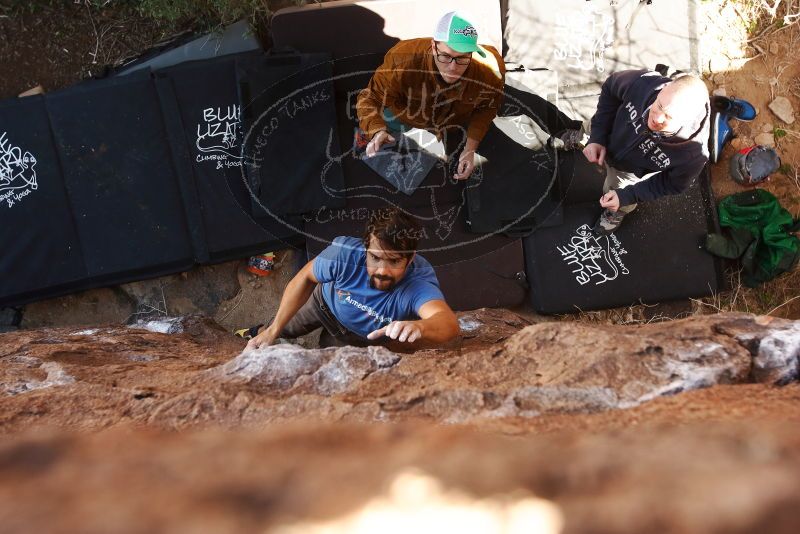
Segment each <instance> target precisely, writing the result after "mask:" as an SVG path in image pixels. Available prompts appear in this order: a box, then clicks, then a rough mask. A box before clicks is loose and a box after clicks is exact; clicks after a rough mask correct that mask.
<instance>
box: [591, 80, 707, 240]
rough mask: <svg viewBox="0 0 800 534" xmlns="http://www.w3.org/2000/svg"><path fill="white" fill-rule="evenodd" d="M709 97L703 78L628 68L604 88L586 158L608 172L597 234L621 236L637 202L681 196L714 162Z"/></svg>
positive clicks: (604, 85) (594, 118)
mask: <svg viewBox="0 0 800 534" xmlns="http://www.w3.org/2000/svg"><path fill="white" fill-rule="evenodd" d="M709 113H710V106H709V98H708V90H707V89H706V86H705V84H704V83H703V82H702V81H701V80H700V79H699V78H697V77H696V76H692V75H683V76H681V77H679V78H676V79H674V80H673V79H671V78H667V77H664V76H662V75H660V74H659V73H657V72H650V71H645V70H629V71H622V72H617V73H614V74H612V75H611V76H609V77H608V79H607V80H606V81H605V83H603V88H602V91H601V93H600V100H599V102H598V104H597V112H596V113H595V114H594V117H592V126H591V135H590V136H589V143H588V144H587V145H586V148H584V150H583V154H584V155H585V156H586V159H588V160H589V161H590V162H592V163H597V164H598V165H605V166H606V180H605V183H604V184H603V196H602V197H600V206H602V207H603V208H605V209H604V210H603V213H602V214H601V215H600V219H599V220H598V221H597V223H596V224H595V226H594V231H595V233H596V234H599V235H603V234H609V233H611V232H613V231H614V230H616V229H617V228H618V227H619V225H620V224H621V223H622V219H623V218H624V217H625V215H627V214H628V213H630V212H632V211H633V210H634V209H636V204H637V202H647V201H649V200H655V199H657V198H659V197H662V196H664V195H677V194H679V193H682V192H683V191H685V190H686V189H688V188H689V186H690V185H692V182H693V181H694V179H695V178H696V177H697V176H699V174H700V171H702V169H703V167H704V166H705V164H706V162H707V161H708V146H707V145H708V135H709V123H710V121H709Z"/></svg>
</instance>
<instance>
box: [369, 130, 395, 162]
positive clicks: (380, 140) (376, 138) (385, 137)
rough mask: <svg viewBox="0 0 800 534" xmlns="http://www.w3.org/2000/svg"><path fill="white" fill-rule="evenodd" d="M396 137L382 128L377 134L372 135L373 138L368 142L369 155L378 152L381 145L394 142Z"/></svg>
mask: <svg viewBox="0 0 800 534" xmlns="http://www.w3.org/2000/svg"><path fill="white" fill-rule="evenodd" d="M393 142H394V137H392V136H391V135H389V132H387V131H386V130H380V131H378V132H377V133H376V134H375V135H373V136H372V139H371V140H370V142H369V143H367V150H366V153H367V157H368V158H371V157H372V156H374V155H375V154H377V153H378V150H380V149H381V146H383V145H385V144H386V143H393Z"/></svg>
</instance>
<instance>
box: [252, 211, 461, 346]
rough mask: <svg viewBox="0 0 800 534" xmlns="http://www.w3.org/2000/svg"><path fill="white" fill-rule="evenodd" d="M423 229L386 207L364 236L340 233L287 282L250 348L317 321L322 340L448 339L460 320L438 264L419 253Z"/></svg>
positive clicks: (312, 326) (327, 342) (330, 342)
mask: <svg viewBox="0 0 800 534" xmlns="http://www.w3.org/2000/svg"><path fill="white" fill-rule="evenodd" d="M419 234H420V229H419V226H418V225H417V223H416V221H415V220H414V219H412V218H411V217H409V216H408V215H406V214H405V213H403V212H401V211H399V210H396V209H387V210H380V211H377V212H375V213H374V214H373V215H372V216H371V217H370V219H369V221H368V222H367V227H366V229H365V232H364V236H363V237H362V239H358V238H355V237H337V238H336V239H334V241H333V243H332V244H331V245H330V246H329V247H328V248H326V249H325V250H324V251H323V252H322V253H321V254H320V255H319V256H317V257H316V258H314V259H313V260H312V261H310V262H308V263H307V264H306V265H305V266H304V267H303V268H302V269H301V270H300V272H299V273H298V274H297V275H296V276H295V277H294V278H293V279H292V281H291V282H289V284H288V285H287V286H286V290H285V291H284V293H283V297H282V298H281V303H280V306H279V307H278V312H277V314H276V315H275V319H274V320H273V321H272V323H271V324H270V325H269V326H267V327H259V328H258V329H257V330H258V333H257V334H256V335H254V337H253V338H252V339H250V341H249V342H248V343H247V348H248V349H253V348H259V347H263V346H267V345H270V344H272V343H274V342H275V340H276V339H278V338H279V337H285V338H286V337H288V338H294V337H299V336H302V335H305V334H308V333H309V332H311V331H313V330H316V329H317V328H319V327H323V328H324V331H323V336H321V338H320V344H321V345H323V346H329V345H362V346H363V345H369V344H375V343H383V342H386V341H388V340H397V341H400V342H404V343H413V342H415V341H424V342H429V343H445V342H447V341H450V340H451V339H453V338H454V337H456V336H457V335H458V332H459V327H458V321H457V319H456V316H455V314H454V313H453V310H451V309H450V307H449V306H448V305H447V303H446V302H445V301H444V296H443V295H442V292H441V290H440V289H439V282H438V280H437V279H436V274H435V273H434V272H433V267H431V264H430V263H428V261H427V260H426V259H425V258H423V257H422V256H419V255H417V253H416V252H415V250H416V247H417V243H418V240H419V239H418V236H419ZM251 330H252V329H251ZM252 333H253V334H255V332H252ZM331 337H332V338H333V339H330V338H331Z"/></svg>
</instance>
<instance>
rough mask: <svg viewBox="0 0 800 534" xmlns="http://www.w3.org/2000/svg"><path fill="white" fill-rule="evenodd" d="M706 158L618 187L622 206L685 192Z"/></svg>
mask: <svg viewBox="0 0 800 534" xmlns="http://www.w3.org/2000/svg"><path fill="white" fill-rule="evenodd" d="M705 164H706V160H705V159H702V158H698V159H695V160H693V161H692V162H690V163H689V164H687V165H683V166H681V167H675V168H672V169H667V170H665V171H662V172H660V173H658V174H656V175H654V176H652V177H650V178H648V179H647V180H642V181H641V182H638V183H636V184H633V185H629V186H627V187H623V188H622V189H617V190H616V191H617V196H618V197H619V205H620V206H628V205H630V204H636V203H638V202H647V201H649V200H655V199H657V198H659V197H663V196H666V195H677V194H680V193H683V192H684V191H686V190H687V189H689V187H690V186H691V185H692V183H694V181H695V179H696V178H697V177H698V176H699V175H700V172H701V171H702V170H703V166H704V165H705Z"/></svg>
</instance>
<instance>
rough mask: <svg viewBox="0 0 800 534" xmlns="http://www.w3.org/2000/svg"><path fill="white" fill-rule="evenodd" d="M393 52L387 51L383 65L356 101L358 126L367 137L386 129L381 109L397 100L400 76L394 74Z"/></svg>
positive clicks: (399, 93)
mask: <svg viewBox="0 0 800 534" xmlns="http://www.w3.org/2000/svg"><path fill="white" fill-rule="evenodd" d="M396 70H397V69H396V61H395V57H394V52H393V51H392V50H389V51H388V52H387V53H386V56H385V57H384V58H383V64H382V65H381V66H380V67H378V69H377V70H376V71H375V74H373V75H372V78H371V79H370V81H369V84H367V87H366V88H365V89H363V90H362V91H361V92H360V93H359V95H358V100H356V114H357V115H358V125H359V127H360V128H361V129H362V130H364V132H366V134H367V135H368V136H369V137H372V136H373V135H375V133H376V132H378V131H379V130H385V129H386V121H385V120H384V118H383V109H384V108H386V107H389V105H390V104H391V103H392V102H396V101H398V100H399V98H400V95H401V89H400V87H401V86H402V82H401V76H400V75H399V74H398V73H397V72H396Z"/></svg>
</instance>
